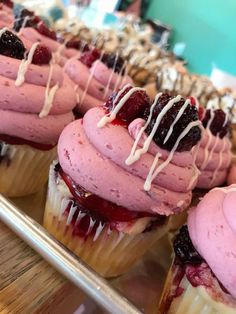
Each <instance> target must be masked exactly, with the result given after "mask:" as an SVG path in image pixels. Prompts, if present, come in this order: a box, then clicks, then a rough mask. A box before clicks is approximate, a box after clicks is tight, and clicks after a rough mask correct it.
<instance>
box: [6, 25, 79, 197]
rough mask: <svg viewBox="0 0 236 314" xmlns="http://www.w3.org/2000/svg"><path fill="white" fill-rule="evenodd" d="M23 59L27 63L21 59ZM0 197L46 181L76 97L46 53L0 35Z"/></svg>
mask: <svg viewBox="0 0 236 314" xmlns="http://www.w3.org/2000/svg"><path fill="white" fill-rule="evenodd" d="M25 56H26V59H24V58H25ZM0 88H1V99H0V156H1V158H0V173H1V176H0V192H1V193H3V194H4V195H6V196H11V197H15V196H23V195H27V194H31V193H34V192H37V191H38V190H39V189H40V188H41V187H42V186H43V185H44V184H45V183H46V181H47V177H48V168H49V165H50V164H51V162H52V160H53V159H54V158H55V156H56V148H55V146H56V144H57V141H58V138H59V135H60V133H61V131H62V130H63V128H64V127H65V126H66V125H67V124H68V123H70V122H71V121H73V119H74V116H73V113H72V109H73V108H74V106H75V105H76V98H75V93H74V90H73V86H72V85H71V82H70V81H69V78H68V77H67V76H66V75H64V74H63V70H62V69H61V68H60V67H59V66H58V65H56V64H52V63H51V52H50V51H49V49H48V48H47V47H46V46H43V45H40V44H39V43H35V44H34V45H33V46H32V48H31V49H30V51H29V52H27V51H26V49H25V47H24V45H23V43H22V41H21V40H20V39H19V38H18V37H17V36H16V35H15V34H13V33H11V32H10V31H8V30H6V29H2V30H0Z"/></svg>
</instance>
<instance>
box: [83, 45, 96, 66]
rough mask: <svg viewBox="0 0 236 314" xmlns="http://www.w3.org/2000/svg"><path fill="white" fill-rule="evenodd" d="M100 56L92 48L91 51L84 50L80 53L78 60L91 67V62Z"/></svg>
mask: <svg viewBox="0 0 236 314" xmlns="http://www.w3.org/2000/svg"><path fill="white" fill-rule="evenodd" d="M99 58H100V52H99V51H98V50H97V49H96V48H94V49H92V50H91V51H85V52H84V53H82V55H81V57H80V58H79V60H80V61H81V62H82V63H83V64H85V65H86V66H87V67H89V68H91V66H92V64H93V63H94V62H95V61H96V60H98V59H99Z"/></svg>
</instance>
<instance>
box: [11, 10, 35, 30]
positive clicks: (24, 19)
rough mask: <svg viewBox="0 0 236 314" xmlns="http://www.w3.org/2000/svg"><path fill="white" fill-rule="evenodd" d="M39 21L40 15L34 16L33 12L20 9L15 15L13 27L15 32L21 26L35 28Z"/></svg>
mask: <svg viewBox="0 0 236 314" xmlns="http://www.w3.org/2000/svg"><path fill="white" fill-rule="evenodd" d="M40 21H41V19H40V17H38V16H36V15H35V14H34V12H32V11H30V10H27V9H22V10H20V11H19V12H18V13H17V14H16V15H15V22H14V26H13V29H14V30H15V31H16V32H19V30H20V29H21V27H22V26H24V27H33V28H36V26H37V24H38V23H39V22H40Z"/></svg>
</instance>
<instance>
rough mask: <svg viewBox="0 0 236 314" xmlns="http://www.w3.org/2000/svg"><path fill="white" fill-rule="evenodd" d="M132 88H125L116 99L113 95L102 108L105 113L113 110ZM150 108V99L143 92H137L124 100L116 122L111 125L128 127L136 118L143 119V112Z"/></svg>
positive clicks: (115, 94) (115, 95)
mask: <svg viewBox="0 0 236 314" xmlns="http://www.w3.org/2000/svg"><path fill="white" fill-rule="evenodd" d="M131 89H133V87H132V86H131V85H130V86H127V88H126V89H125V90H124V92H123V93H121V95H120V96H119V97H118V98H117V94H118V92H117V93H113V94H112V95H111V96H110V97H109V98H108V100H107V102H106V103H105V104H104V108H105V109H106V111H107V113H109V112H111V111H112V110H114V108H115V107H116V106H117V105H118V104H119V102H120V101H121V99H122V98H123V97H124V96H125V95H126V94H127V93H128V92H129V91H130V90H131ZM149 107H150V99H149V97H148V95H147V93H146V92H145V91H144V90H137V91H135V92H134V93H132V95H131V96H130V97H129V98H128V99H127V100H126V102H125V103H124V105H123V107H122V108H121V109H120V110H119V112H118V113H117V116H116V120H114V121H113V124H121V125H125V126H128V125H129V123H130V122H132V121H133V120H135V119H137V118H143V116H144V112H145V111H146V110H147V108H149Z"/></svg>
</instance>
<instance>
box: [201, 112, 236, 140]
mask: <svg viewBox="0 0 236 314" xmlns="http://www.w3.org/2000/svg"><path fill="white" fill-rule="evenodd" d="M212 114H213V115H214V118H213V120H212V122H211V124H210V126H209V127H210V130H211V133H212V134H213V135H219V137H220V138H223V137H224V136H225V135H227V134H228V132H229V126H230V121H229V119H227V117H226V114H225V112H224V111H223V110H221V109H217V110H214V111H212V110H209V109H208V110H206V112H205V115H204V117H203V120H202V124H203V126H204V127H205V128H206V127H207V126H208V123H209V121H210V119H211V117H212Z"/></svg>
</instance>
